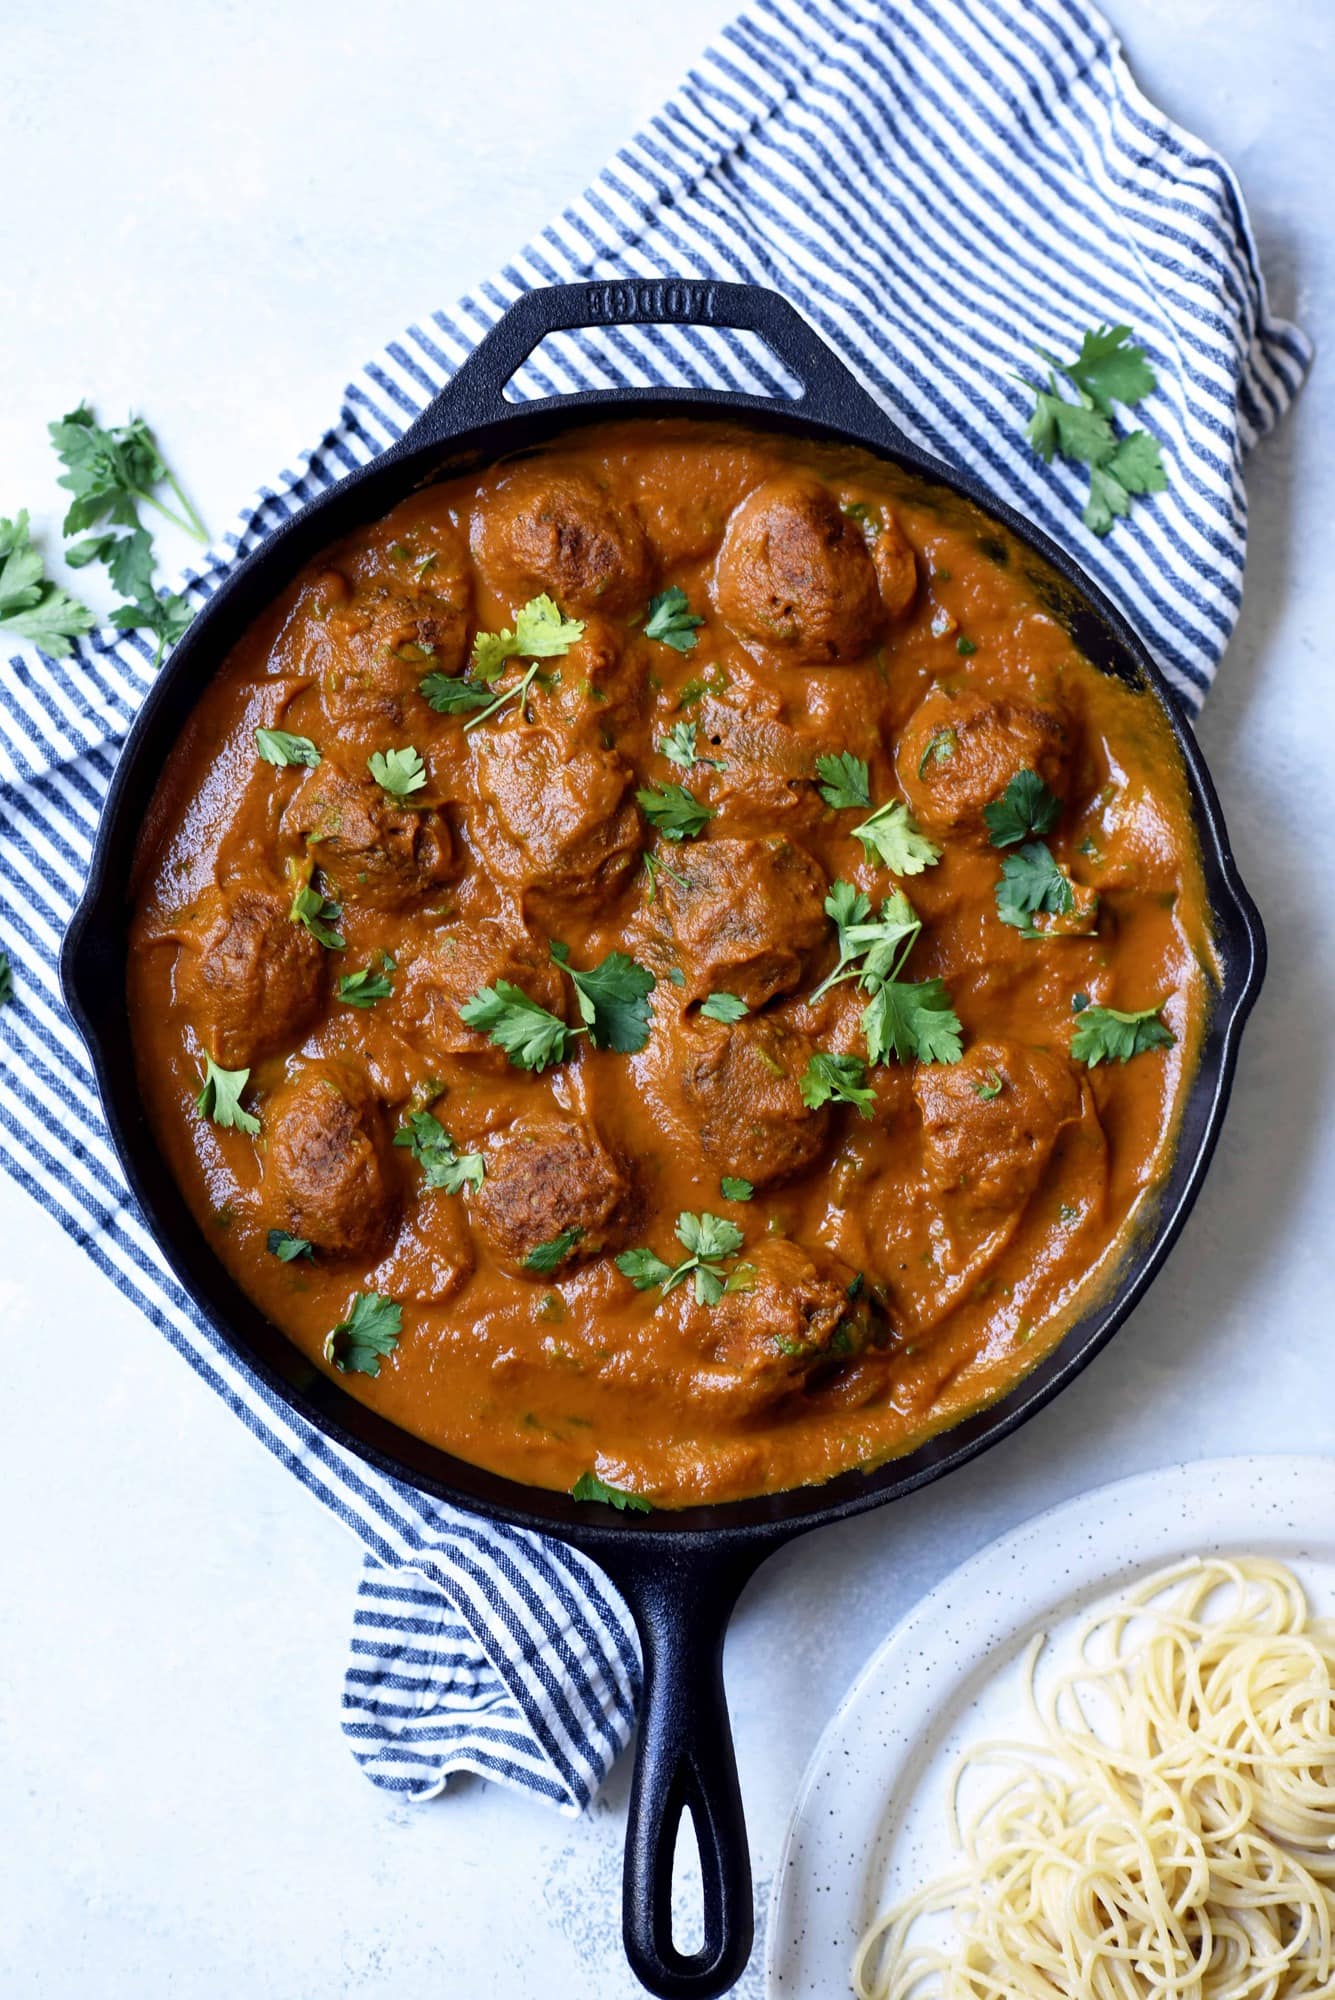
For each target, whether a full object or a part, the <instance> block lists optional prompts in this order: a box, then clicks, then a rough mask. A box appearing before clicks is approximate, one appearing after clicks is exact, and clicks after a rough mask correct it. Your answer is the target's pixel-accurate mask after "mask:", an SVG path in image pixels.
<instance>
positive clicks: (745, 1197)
mask: <svg viewBox="0 0 1335 2000" xmlns="http://www.w3.org/2000/svg"><path fill="white" fill-rule="evenodd" d="M719 1188H720V1190H721V1192H722V1195H723V1199H724V1200H725V1201H750V1199H751V1197H752V1195H753V1194H754V1193H755V1187H754V1185H753V1184H752V1183H751V1182H750V1181H744V1180H743V1179H742V1177H741V1175H740V1174H724V1176H723V1179H722V1180H721V1181H720V1182H719Z"/></svg>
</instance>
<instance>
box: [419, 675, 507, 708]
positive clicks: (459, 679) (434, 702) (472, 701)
mask: <svg viewBox="0 0 1335 2000" xmlns="http://www.w3.org/2000/svg"><path fill="white" fill-rule="evenodd" d="M417 687H418V692H419V693H420V694H421V695H422V696H423V698H424V699H425V700H426V702H427V704H428V705H429V706H430V707H431V708H434V709H435V711H436V714H437V715H466V714H469V713H471V712H472V711H473V710H475V709H479V708H490V707H491V706H492V705H493V703H494V702H495V700H496V695H495V691H494V690H493V689H492V688H491V687H490V686H489V685H488V684H487V682H486V681H470V680H466V679H465V678H464V677H463V676H462V675H459V674H428V675H427V676H426V678H425V679H424V680H420V681H419V682H418V683H417Z"/></svg>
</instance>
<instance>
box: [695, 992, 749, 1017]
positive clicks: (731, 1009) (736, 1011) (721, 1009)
mask: <svg viewBox="0 0 1335 2000" xmlns="http://www.w3.org/2000/svg"><path fill="white" fill-rule="evenodd" d="M700 1012H701V1013H702V1014H703V1015H704V1017H705V1019H706V1020H707V1021H723V1022H725V1023H731V1022H733V1021H740V1020H742V1019H743V1017H744V1016H745V1015H747V1014H749V1013H750V1012H751V1009H750V1008H749V1007H748V1006H747V1004H746V1002H745V1000H740V999H738V997H737V995H736V994H735V993H711V994H710V996H709V998H708V999H707V1000H706V1001H705V1003H704V1005H703V1007H701V1009H700Z"/></svg>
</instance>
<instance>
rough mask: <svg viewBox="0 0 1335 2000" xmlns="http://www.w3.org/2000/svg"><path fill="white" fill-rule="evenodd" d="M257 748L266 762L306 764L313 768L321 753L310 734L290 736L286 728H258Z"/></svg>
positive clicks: (280, 764) (256, 735)
mask: <svg viewBox="0 0 1335 2000" xmlns="http://www.w3.org/2000/svg"><path fill="white" fill-rule="evenodd" d="M255 748H256V749H257V750H258V751H259V753H260V756H261V757H262V758H263V759H264V762H265V763H266V764H277V765H279V766H280V767H281V766H282V765H284V764H305V765H307V766H308V767H309V768H310V769H311V770H314V769H315V766H316V765H317V764H318V763H319V761H320V753H319V751H318V750H317V749H316V747H315V745H314V744H313V743H312V742H311V739H310V737H309V736H289V735H288V733H287V731H286V730H285V729H257V730H256V731H255Z"/></svg>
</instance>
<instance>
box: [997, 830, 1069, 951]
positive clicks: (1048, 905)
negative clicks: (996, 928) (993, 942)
mask: <svg viewBox="0 0 1335 2000" xmlns="http://www.w3.org/2000/svg"><path fill="white" fill-rule="evenodd" d="M996 899H997V915H998V916H999V917H1000V918H1001V921H1002V923H1003V924H1010V925H1012V926H1013V927H1014V928H1015V929H1016V930H1019V931H1023V932H1024V933H1025V935H1026V936H1027V937H1034V936H1037V935H1038V933H1037V931H1036V928H1035V925H1034V921H1033V920H1034V918H1035V917H1036V916H1039V915H1047V916H1052V917H1068V916H1070V915H1071V913H1072V911H1073V910H1074V909H1075V892H1074V890H1073V889H1072V887H1071V878H1070V876H1069V875H1068V874H1067V873H1066V871H1065V869H1064V868H1062V867H1061V865H1060V864H1059V862H1058V861H1057V858H1056V856H1055V855H1054V854H1053V852H1052V849H1051V848H1050V847H1049V846H1048V845H1047V842H1046V841H1042V840H1031V841H1028V842H1026V844H1025V845H1024V846H1023V847H1022V848H1020V849H1019V851H1018V852H1017V853H1015V854H1008V855H1007V856H1006V859H1005V860H1004V861H1003V862H1002V864H1001V879H1000V881H999V882H998V883H997V886H996Z"/></svg>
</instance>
